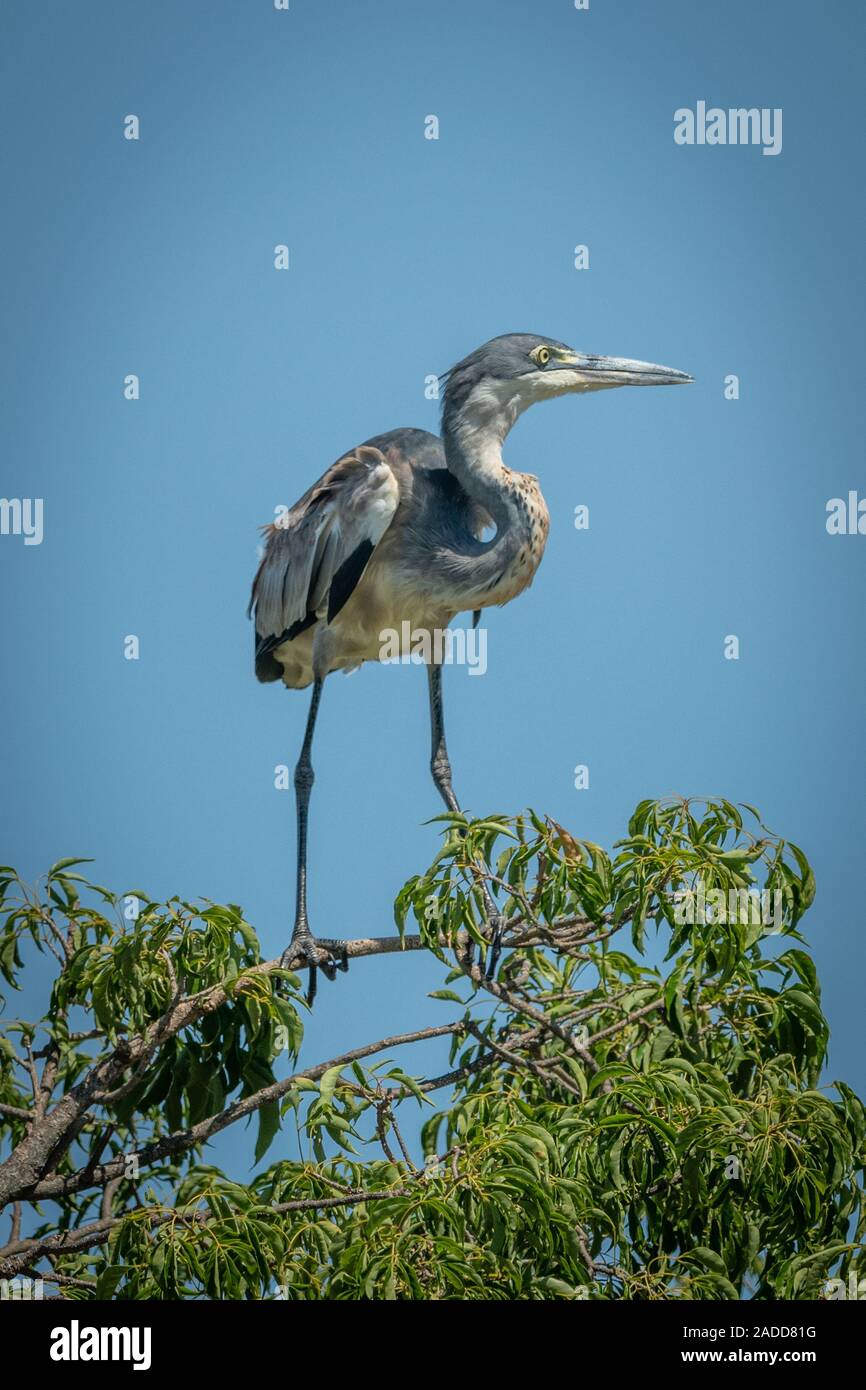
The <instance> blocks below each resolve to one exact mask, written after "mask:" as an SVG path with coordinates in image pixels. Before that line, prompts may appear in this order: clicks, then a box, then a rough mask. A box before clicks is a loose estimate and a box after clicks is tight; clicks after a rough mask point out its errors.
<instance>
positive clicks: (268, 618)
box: [250, 444, 400, 680]
mask: <svg viewBox="0 0 866 1390" xmlns="http://www.w3.org/2000/svg"><path fill="white" fill-rule="evenodd" d="M399 497H400V491H399V485H398V483H397V479H396V477H395V475H394V473H393V471H392V470H391V467H390V466H389V464H388V462H387V461H386V459H385V456H384V454H382V453H381V451H380V450H379V449H376V448H373V447H372V446H370V445H364V444H362V445H360V446H359V447H358V448H357V449H354V450H353V451H352V452H351V453H349V454H345V455H344V456H343V457H342V458H340V459H338V460H337V461H336V463H333V464H332V465H331V467H330V468H329V469H328V470H327V472H326V473H324V474H323V475H322V477H321V478H320V479H319V481H318V482H317V483H314V484H313V486H312V487H311V488H310V489H309V491H307V492H306V493H305V494H304V496H303V497H302V498H301V499H300V501H298V502H296V503H295V505H294V507H292V508H291V510H290V511H289V512H288V513H287V515H286V516H285V517H284V518H282V519H281V520H280V521H279V522H277V523H275V524H274V525H271V526H268V527H266V528H265V536H266V541H265V552H264V555H263V557H262V561H261V564H260V565H259V569H258V573H257V574H256V577H255V579H254V581H253V588H252V594H251V596H250V612H254V613H255V629H256V665H257V672H258V674H259V675H260V678H262V679H265V680H274V679H276V678H277V676H278V674H279V666H278V663H277V662H276V661H275V659H274V658H273V657H272V656H271V655H270V653H272V652H273V651H274V649H275V648H276V647H278V646H280V645H281V644H282V643H283V642H286V641H291V640H292V638H293V637H294V636H296V635H297V634H298V632H301V631H304V630H305V629H306V628H308V627H310V626H312V624H313V623H314V622H315V621H316V620H317V618H324V617H327V620H328V621H329V622H330V621H331V619H332V618H334V617H335V616H336V614H337V613H338V612H339V611H340V609H341V608H342V607H343V605H344V604H345V603H346V602H347V601H348V599H349V598H350V596H351V594H352V593H353V592H354V590H355V588H356V586H357V584H358V583H359V581H360V579H361V576H362V575H363V573H364V570H365V569H366V566H367V564H368V562H369V559H370V556H371V555H372V554H373V551H374V550H375V548H376V546H377V545H378V543H379V541H380V540H381V539H382V536H383V535H384V534H385V532H386V531H387V529H388V527H389V526H390V524H391V521H392V519H393V516H394V513H395V511H396V510H397V504H398V502H399ZM260 665H261V670H259V666H260ZM274 667H277V671H276V672H275V671H274Z"/></svg>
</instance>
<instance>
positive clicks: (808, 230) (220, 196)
mask: <svg viewBox="0 0 866 1390" xmlns="http://www.w3.org/2000/svg"><path fill="white" fill-rule="evenodd" d="M864 28H866V22H864V18H863V15H862V13H861V12H860V11H859V10H857V9H854V8H850V7H843V6H823V7H816V6H815V5H813V4H811V3H809V4H806V3H803V0H785V3H782V0H765V3H763V4H762V5H761V6H760V7H759V8H756V7H755V6H754V5H753V4H751V3H748V2H747V0H730V3H728V4H726V5H725V6H724V7H718V6H713V7H708V6H697V5H695V4H694V3H691V0H669V3H658V4H647V3H641V4H639V3H637V2H636V0H633V2H632V3H612V2H611V3H603V0H592V3H591V8H590V10H589V11H588V12H578V11H576V10H575V9H574V7H573V5H572V4H571V3H570V0H558V3H554V0H546V3H543V4H539V3H538V0H496V2H495V3H494V0H473V3H472V4H471V5H467V4H466V3H460V0H439V3H437V4H436V5H428V4H421V3H415V2H413V3H407V0H399V2H398V0H377V3H376V4H365V5H358V4H355V3H347V0H340V2H339V3H335V2H334V0H315V3H313V0H291V8H290V10H289V11H288V12H287V13H281V12H276V11H275V10H274V9H273V7H272V4H271V3H270V0H255V2H254V0H247V2H246V3H244V4H242V5H241V4H231V3H226V0H207V3H205V0H186V3H184V4H183V5H175V4H170V3H167V0H158V2H157V3H151V4H149V5H146V6H144V5H140V4H132V3H116V2H115V0H112V3H110V4H109V3H107V2H106V0H93V3H90V4H88V5H86V6H82V5H78V6H62V7H60V6H57V7H51V8H50V9H49V10H47V11H46V9H45V8H44V7H42V6H37V7H30V8H29V9H27V8H25V7H20V6H19V7H16V9H15V11H14V14H12V13H11V12H10V13H9V14H7V18H6V21H5V29H6V37H5V41H4V43H3V45H2V56H0V65H2V81H0V100H2V102H3V106H4V114H3V127H4V132H5V134H4V140H3V142H2V148H0V166H2V167H0V177H2V186H3V188H4V192H5V194H6V229H5V232H4V237H3V247H2V253H0V254H2V260H3V272H4V280H5V296H6V322H7V332H6V334H5V335H4V342H3V346H2V355H3V363H2V389H3V421H4V424H3V432H4V435H5V447H4V450H3V467H2V485H0V491H2V493H3V495H5V496H8V497H41V498H43V499H44V540H43V543H42V544H41V545H39V546H30V547H25V546H24V545H23V543H22V539H21V538H20V537H12V536H4V537H0V576H2V580H0V582H2V591H3V594H4V598H5V602H4V604H3V609H2V618H0V622H2V629H0V643H2V651H3V653H4V657H5V661H4V671H5V675H4V681H3V691H2V701H3V708H4V713H5V718H4V730H5V744H4V755H3V796H2V799H3V804H4V835H3V841H4V843H3V856H2V857H3V858H4V859H8V860H9V861H10V862H12V863H15V864H17V865H18V866H19V867H20V869H21V871H22V872H23V873H25V874H26V875H28V876H35V875H37V874H38V873H40V872H42V871H43V870H44V869H45V868H46V867H47V866H48V865H49V864H50V863H51V862H52V861H53V860H55V859H57V858H59V857H60V856H62V855H70V854H83V855H92V856H94V857H95V859H96V865H95V866H94V873H95V875H96V876H97V878H98V879H99V880H100V881H102V882H104V883H108V884H110V885H111V886H113V887H115V888H116V889H118V890H121V889H123V888H125V887H130V886H137V885H144V886H146V887H147V888H148V890H149V891H150V892H151V893H153V894H154V895H156V896H165V895H170V894H173V893H178V894H180V895H182V896H185V897H195V896H197V895H205V896H208V897H210V898H213V899H216V900H221V901H222V900H229V901H233V902H238V903H241V904H242V905H243V906H244V908H245V909H246V911H247V914H248V916H249V919H250V920H251V921H252V922H253V924H254V925H255V926H256V928H257V929H258V931H259V932H260V934H261V936H262V939H263V942H264V945H265V947H266V949H267V950H268V951H269V952H274V953H276V952H277V950H278V949H279V948H280V947H281V946H282V945H283V944H284V943H285V941H286V940H287V937H288V933H289V931H290V926H291V917H292V897H293V876H294V848H293V845H294V828H293V816H294V808H293V798H292V794H291V792H278V791H276V790H275V789H274V785H273V775H274V767H275V765H276V764H279V763H288V764H290V765H291V764H293V762H294V760H295V757H296V755H297V750H298V746H299V741H300V737H301V733H302V729H303V723H304V719H305V717H306V705H307V696H306V695H304V694H300V695H299V694H296V693H288V692H285V691H283V690H281V689H278V688H276V687H273V686H271V687H262V686H258V685H257V684H256V682H255V681H254V679H253V676H252V665H251V633H250V628H249V625H248V623H247V621H246V618H245V612H244V610H245V605H246V600H247V594H248V588H249V583H250V580H251V577H252V573H253V570H254V568H255V563H256V552H257V544H258V537H257V527H258V526H259V525H261V524H262V523H264V522H266V521H268V520H270V519H271V518H272V516H273V512H274V508H275V506H277V505H279V504H282V503H285V504H290V503H292V502H293V501H294V500H295V499H296V498H297V497H298V496H299V495H300V494H301V493H302V492H303V491H304V490H305V488H306V487H307V486H308V485H309V483H310V482H311V481H312V480H313V479H315V478H316V477H317V476H318V475H319V473H321V472H322V471H323V469H324V468H325V467H326V466H327V465H328V464H329V463H330V462H331V461H332V460H333V459H335V458H336V457H338V456H339V454H340V453H342V452H343V451H344V450H345V449H347V448H348V447H350V446H351V445H353V444H355V443H357V442H360V441H361V440H363V439H365V438H367V437H368V436H370V435H373V434H375V433H378V432H379V431H381V430H384V429H388V428H391V427H393V426H397V425H404V424H416V425H419V426H422V427H426V428H429V429H435V428H436V427H437V424H436V420H437V415H436V405H435V403H433V402H430V401H428V400H426V399H425V397H424V380H425V377H427V376H428V375H429V374H432V373H437V372H441V371H444V370H445V369H446V368H447V367H448V366H449V365H450V364H451V363H452V362H453V361H455V360H456V359H457V358H459V357H461V356H463V355H464V354H465V353H466V352H468V351H469V350H471V349H472V348H474V347H475V346H477V345H478V344H479V343H481V342H483V341H484V340H485V339H487V338H489V337H491V336H493V335H494V334H498V333H502V332H509V331H529V332H538V333H544V334H547V335H549V336H551V337H554V338H558V339H562V340H565V341H567V342H569V343H571V344H572V345H573V346H575V347H577V348H581V349H587V350H591V351H597V352H603V353H612V354H617V355H623V356H629V357H639V358H644V359H650V360H653V361H657V362H662V363H666V364H669V365H672V366H675V367H679V368H681V369H684V370H687V371H690V372H691V373H693V375H694V376H695V378H696V384H695V385H694V386H693V387H690V388H689V389H688V390H687V391H631V392H628V391H625V390H624V391H615V392H606V393H602V394H600V395H597V396H591V397H587V398H585V399H576V398H570V399H566V400H564V401H558V402H556V403H553V404H550V405H546V406H539V407H537V408H536V409H534V410H532V411H530V412H529V413H528V414H527V415H526V416H525V417H524V418H523V419H522V420H521V421H520V422H519V424H518V426H517V428H516V429H515V431H514V432H513V434H512V436H511V437H510V439H509V441H508V445H507V448H506V459H507V461H508V462H509V464H510V465H511V466H512V467H515V468H520V469H525V470H527V471H530V472H533V473H536V474H537V475H538V476H539V477H540V480H541V485H542V488H543V490H544V493H545V496H546V498H547V502H548V506H549V509H550V513H551V521H552V525H551V536H550V541H549V544H548V549H547V554H546V557H545V560H544V563H543V565H542V567H541V570H540V572H539V574H538V576H537V578H536V581H535V584H534V586H533V588H532V589H531V590H530V591H529V592H528V593H527V594H525V595H524V596H523V597H521V598H520V599H519V600H517V601H516V602H514V603H513V604H512V605H510V606H509V607H508V608H506V609H503V610H491V612H490V613H489V614H488V615H487V617H486V626H487V629H488V671H487V674H486V675H485V676H484V677H483V678H477V679H473V678H469V677H468V676H467V673H466V672H465V671H464V670H458V669H454V670H451V671H448V672H446V710H447V716H448V729H449V743H450V747H451V753H452V759H453V763H454V767H455V781H456V786H457V790H458V793H459V795H460V796H461V797H462V799H463V801H464V803H465V804H466V806H468V807H469V808H470V809H471V810H472V811H474V812H477V813H484V812H488V811H491V810H497V811H517V810H519V809H520V808H521V807H523V806H525V805H527V804H529V805H533V806H534V807H536V808H537V809H539V810H542V811H545V812H548V813H550V814H551V815H553V816H554V817H555V818H556V819H557V820H559V821H561V822H562V823H564V824H565V825H567V826H569V827H570V828H571V829H572V830H573V831H574V833H576V834H579V835H583V836H586V837H588V838H590V839H593V840H595V841H599V842H601V843H606V844H610V843H611V842H612V841H613V840H614V839H615V838H617V837H618V836H619V835H620V834H621V833H622V832H623V830H624V826H625V823H626V820H627V817H628V814H629V811H630V810H631V809H632V808H633V806H634V804H635V803H636V802H637V801H638V800H639V799H640V798H642V797H645V796H654V795H663V794H665V793H668V792H674V791H676V792H683V793H693V794H713V793H719V794H723V795H726V796H728V797H730V798H731V799H734V800H739V799H743V800H746V801H750V802H754V803H756V804H757V805H758V806H760V807H761V809H762V811H763V812H764V815H765V817H766V819H767V821H768V823H769V824H770V825H771V826H772V827H773V828H774V829H775V830H777V831H778V832H779V833H780V834H783V835H786V836H788V837H789V838H791V839H793V840H795V841H796V842H798V843H799V844H801V845H802V846H803V847H804V849H805V850H806V851H807V853H808V854H809V856H810V857H811V859H812V861H813V863H814V865H815V870H816V874H817V879H818V897H817V901H816V905H815V907H814V909H813V911H812V913H811V914H810V916H809V918H808V920H807V933H808V936H809V938H810V941H811V942H812V944H813V946H814V951H815V955H816V958H817V961H818V965H819V969H820V973H821V976H822V979H823V982H824V987H825V1005H826V1008H827V1011H828V1014H829V1017H830V1021H831V1025H832V1029H833V1037H832V1043H831V1057H830V1068H829V1074H830V1075H840V1076H842V1077H844V1078H845V1079H847V1080H848V1081H849V1082H851V1083H853V1084H855V1085H859V1086H860V1087H861V1088H862V1087H863V1085H864V1082H866V1077H864V1063H863V1047H862V1039H861V1036H860V1033H859V1021H858V1020H859V1016H860V1012H861V994H862V980H863V974H864V970H863V966H864V945H863V942H864V933H863V921H862V916H863V913H862V907H861V897H860V895H861V879H860V872H861V865H862V862H863V848H862V846H863V843H864V833H866V813H864V804H863V794H862V788H863V777H864V736H863V728H864V725H863V683H864V682H863V677H864V655H863V619H862V613H863V600H864V562H866V537H862V536H847V537H830V536H828V535H827V532H826V529H825V508H826V503H827V501H828V499H830V498H832V497H836V496H843V497H844V496H847V493H848V491H849V489H852V488H853V489H856V488H858V487H859V488H860V491H861V495H866V474H864V468H863V453H862V425H861V420H860V414H861V412H860V411H859V409H857V408H856V405H855V403H856V401H857V399H858V396H859V395H860V393H861V391H862V381H863V375H864V366H866V362H864V342H866V339H864V335H863V332H862V318H863V304H862V226H863V212H864V194H863V183H862V179H861V178H859V176H856V175H855V170H856V169H857V168H858V167H859V159H860V146H861V130H862V107H861V80H860V79H861V74H860V72H859V63H858V60H857V56H856V55H857V54H858V53H859V52H860V51H861V50H862V41H863V38H864ZM699 100H706V101H707V102H708V103H709V104H710V105H714V104H715V105H718V106H720V107H724V108H728V107H731V106H757V107H769V108H776V107H780V108H782V110H783V112H784V141H783V149H782V152H781V153H780V154H779V155H777V156H775V157H765V156H763V155H762V153H761V150H760V148H755V147H708V146H705V147H697V146H695V147H680V146H677V145H676V144H675V143H674V139H673V129H674V120H673V113H674V111H675V110H676V109H677V108H680V107H683V106H691V107H694V106H695V104H696V102H697V101H699ZM129 113H135V114H137V115H138V116H139V118H140V122H141V138H140V139H139V140H138V141H137V142H134V141H127V140H125V139H124V138H123V120H124V117H125V116H126V115H127V114H129ZM430 114H435V115H436V116H437V117H438V119H439V122H440V138H439V139H438V140H437V141H432V140H426V139H425V138H424V120H425V117H426V116H428V115H430ZM278 243H286V244H287V245H288V246H289V248H290V257H291V268H290V270H289V271H288V272H283V273H280V272H277V271H275V270H274V268H273V248H274V246H275V245H276V244H278ZM578 243H581V244H586V245H587V246H588V247H589V251H590V268H589V269H588V270H585V271H576V270H575V269H574V268H573V249H574V247H575V245H576V244H578ZM128 373H135V374H137V375H138V376H139V377H140V381H141V398H140V400H138V401H135V402H129V401H127V400H125V399H124V396H123V389H122V387H123V379H124V377H125V376H126V375H127V374H128ZM728 373H736V374H737V375H738V376H739V378H740V399H739V400H737V401H727V400H725V398H724V393H723V386H724V378H725V376H726V375H727V374H728ZM579 503H584V504H586V505H588V506H589V508H590V528H589V530H588V531H586V532H578V531H576V530H575V528H574V526H573V514H574V508H575V506H576V505H577V504H579ZM130 633H133V634H136V635H137V636H138V637H139V639H140V644H141V657H140V660H138V661H137V662H130V661H126V660H125V659H124V656H123V641H124V637H125V636H126V635H127V634H130ZM730 633H734V634H736V635H737V636H738V637H739V640H740V659H739V661H736V662H734V661H726V660H725V659H724V657H723V642H724V638H725V636H726V635H727V634H730ZM315 763H316V772H317V782H316V787H315V792H314V801H313V812H312V821H311V834H312V843H311V856H310V868H311V878H312V889H311V901H310V911H311V920H312V924H313V926H314V928H315V929H316V930H317V931H318V932H319V933H320V934H323V935H336V936H343V935H345V936H357V935H367V934H374V935H378V934H382V933H384V932H388V931H389V930H390V929H391V924H392V913H391V904H392V902H393V898H394V895H395V893H396V891H397V889H398V888H399V887H400V885H401V884H402V883H403V882H404V880H405V879H406V878H407V877H408V876H409V875H410V874H412V873H414V872H416V871H418V870H420V869H422V868H423V867H425V866H426V865H427V864H428V863H429V861H430V859H431V857H432V855H433V853H434V851H435V847H436V832H435V828H434V827H431V826H429V825H425V823H424V822H425V821H426V820H427V819H428V818H429V817H431V816H433V815H435V814H437V813H438V810H439V806H438V803H437V799H436V794H435V791H434V789H433V786H432V783H431V781H430V778H429V773H428V730H427V710H426V690H425V681H424V675H423V672H422V671H421V670H419V669H417V668H413V667H407V668H381V669H375V668H367V669H365V670H364V671H362V672H361V673H359V674H357V675H354V676H352V677H350V678H348V679H347V678H344V677H339V676H338V677H335V678H333V679H332V680H331V681H329V682H328V685H327V687H326V690H325V695H324V700H323V705H322V712H321V716H320V723H319V731H318V739H317V746H316V750H315ZM576 763H585V764H587V765H588V766H589V769H590V787H589V790H586V791H582V792H577V791H575V789H574V787H573V775H572V770H573V768H574V766H575V764H576ZM440 983H441V971H440V969H439V967H438V965H437V964H436V963H435V962H434V961H432V960H430V959H428V958H425V957H422V956H417V955H416V956H410V957H407V958H405V959H383V960H377V961H368V962H359V963H358V964H357V965H355V966H354V967H353V968H352V971H351V973H350V975H349V976H348V977H343V976H340V977H339V981H338V983H337V984H335V985H333V986H329V985H327V984H323V986H322V988H321V991H320V999H319V1002H318V1003H317V1006H316V1009H315V1013H314V1015H313V1017H312V1019H311V1020H310V1022H309V1024H308V1042H307V1045H306V1051H305V1056H307V1057H308V1059H309V1060H310V1061H312V1060H317V1059H318V1058H320V1057H323V1056H331V1055H334V1054H336V1053H338V1052H339V1051H340V1050H341V1049H342V1048H343V1047H345V1046H351V1045H353V1044H356V1043H359V1042H361V1041H362V1040H365V1039H367V1038H369V1037H372V1036H373V1035H376V1034H382V1033H385V1032H392V1031H393V1032H396V1031H399V1030H401V1029H403V1028H407V1027H414V1026H418V1025H419V1024H423V1023H424V1022H425V1021H429V1022H444V1021H446V1018H447V1017H448V1014H447V1006H446V1005H443V1004H441V1003H436V1002H433V1001H430V1000H427V999H426V998H425V991H426V990H428V989H432V988H436V987H437V986H438V985H439V984H440ZM435 1056H439V1057H441V1053H436V1054H432V1055H431V1057H430V1060H431V1064H432V1062H433V1061H434V1060H435ZM413 1065H417V1064H415V1063H413ZM229 1143H230V1145H231V1144H235V1145H239V1146H240V1147H241V1148H243V1150H244V1151H246V1143H245V1141H244V1140H241V1139H239V1138H234V1139H232V1140H231V1141H229ZM239 1151H240V1150H239Z"/></svg>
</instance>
